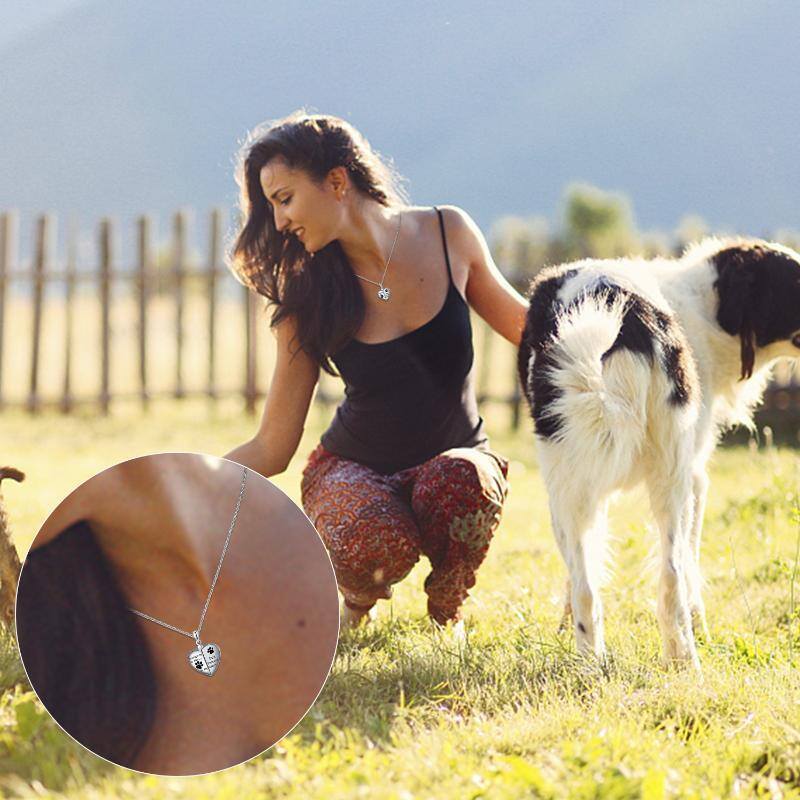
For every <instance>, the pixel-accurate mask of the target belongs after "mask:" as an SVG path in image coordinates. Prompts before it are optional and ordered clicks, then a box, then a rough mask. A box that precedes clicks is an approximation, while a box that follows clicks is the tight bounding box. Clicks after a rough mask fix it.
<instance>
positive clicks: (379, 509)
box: [301, 444, 508, 623]
mask: <svg viewBox="0 0 800 800" xmlns="http://www.w3.org/2000/svg"><path fill="white" fill-rule="evenodd" d="M507 474H508V462H507V461H506V459H505V458H503V457H502V456H499V455H496V454H495V453H491V452H487V451H484V450H477V449H475V448H466V447H463V448H454V449H452V450H447V451H445V452H444V453H440V454H439V455H437V456H434V457H433V458H431V459H430V460H428V461H425V462H424V463H422V464H419V465H418V466H416V467H410V468H409V469H405V470H402V471H401V472H396V473H394V474H392V475H381V474H380V473H378V472H375V471H374V470H371V469H369V467H365V466H364V465H363V464H359V463H358V462H355V461H350V460H348V459H345V458H340V457H339V456H337V455H334V454H333V453H330V452H329V451H327V450H325V448H324V447H323V446H322V445H321V444H320V445H318V446H317V448H316V449H315V450H314V452H313V453H312V454H311V456H310V457H309V460H308V464H307V465H306V467H305V469H304V471H303V480H302V484H301V494H302V502H303V508H304V509H305V512H306V514H307V515H308V517H309V518H310V519H311V521H312V522H313V523H314V526H315V527H316V529H317V531H318V532H319V534H320V536H321V537H322V539H323V541H324V542H325V545H326V546H327V548H328V551H329V553H330V556H331V560H332V561H333V566H334V569H335V570H336V577H337V580H338V582H339V589H340V590H341V592H342V594H343V596H344V600H345V603H346V604H347V605H348V606H350V608H354V609H369V608H371V607H372V606H373V605H374V604H375V603H376V601H377V600H379V599H380V598H389V597H391V593H392V590H391V587H392V584H394V583H397V582H398V581H399V580H402V579H403V578H404V577H405V576H406V575H408V573H409V572H410V571H411V568H412V567H413V566H414V564H416V562H417V560H418V559H419V557H420V554H424V555H425V556H427V558H428V559H429V560H430V562H431V566H432V568H433V569H432V571H431V573H430V575H428V577H427V579H426V581H425V592H426V593H427V595H428V613H429V614H430V615H431V617H433V619H435V620H436V621H437V622H440V623H444V622H446V621H448V620H456V619H458V617H459V609H460V607H461V604H462V603H463V602H464V600H465V599H466V597H467V593H468V590H469V589H471V588H472V587H473V586H474V585H475V571H476V570H477V568H478V567H479V566H480V564H481V562H482V561H483V559H484V557H485V556H486V552H487V550H488V549H489V540H490V539H491V538H492V534H493V533H494V531H495V529H496V528H497V525H498V523H499V522H500V514H501V511H502V508H503V502H504V500H505V498H506V494H507V492H508V482H507V480H506V477H507Z"/></svg>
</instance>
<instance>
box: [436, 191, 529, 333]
mask: <svg viewBox="0 0 800 800" xmlns="http://www.w3.org/2000/svg"><path fill="white" fill-rule="evenodd" d="M441 209H442V211H443V212H444V215H445V227H446V228H447V241H448V243H449V244H450V249H451V251H452V253H453V255H455V256H456V258H458V259H459V261H461V262H462V263H463V262H466V263H467V264H468V266H469V275H468V278H467V301H468V302H469V304H470V305H471V306H472V308H474V309H475V311H476V312H477V313H478V314H479V315H480V316H481V317H483V319H485V320H486V322H488V323H489V325H490V326H491V327H492V328H494V330H496V331H497V332H498V333H499V334H500V335H501V336H502V337H504V338H505V339H508V341H509V342H511V343H512V344H514V345H519V343H520V338H521V337H522V329H523V328H524V326H525V315H526V313H527V310H528V303H527V302H526V301H525V298H524V297H522V295H521V294H520V293H519V292H518V291H517V290H516V289H515V288H514V287H513V286H512V285H511V284H510V283H509V282H508V281H507V280H506V279H505V278H504V277H503V274H502V273H501V272H500V270H499V269H498V268H497V265H496V264H495V263H494V259H493V258H492V254H491V253H490V252H489V246H488V245H487V244H486V239H484V236H483V234H482V233H481V231H480V228H478V226H477V225H476V224H475V222H474V220H473V219H472V217H470V215H469V214H467V212H466V211H463V210H462V209H460V208H458V207H456V206H441Z"/></svg>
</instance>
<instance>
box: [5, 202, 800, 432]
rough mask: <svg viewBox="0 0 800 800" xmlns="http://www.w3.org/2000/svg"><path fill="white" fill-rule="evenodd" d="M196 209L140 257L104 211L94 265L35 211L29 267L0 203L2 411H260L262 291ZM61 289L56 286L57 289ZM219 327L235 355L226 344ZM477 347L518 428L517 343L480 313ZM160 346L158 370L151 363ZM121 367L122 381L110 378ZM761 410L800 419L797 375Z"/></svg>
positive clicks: (484, 371)
mask: <svg viewBox="0 0 800 800" xmlns="http://www.w3.org/2000/svg"><path fill="white" fill-rule="evenodd" d="M190 221H191V216H190V215H189V214H187V213H186V212H177V213H176V214H174V215H173V217H172V220H171V230H170V233H169V237H168V241H167V242H166V243H162V242H158V241H157V237H156V233H155V230H154V223H153V221H152V220H151V219H150V218H149V217H147V216H142V217H139V218H138V219H137V220H136V222H135V225H134V231H133V233H134V234H135V235H134V236H133V237H132V250H133V251H134V252H133V256H132V258H130V259H129V260H127V262H126V260H125V259H123V258H121V257H120V254H119V252H118V249H119V238H120V233H121V231H120V230H118V229H117V226H116V225H115V224H114V222H113V221H112V220H110V219H103V220H102V221H101V222H100V225H99V228H98V230H97V232H96V246H95V248H94V249H95V252H96V254H97V259H96V262H97V263H96V265H91V266H89V265H87V264H86V263H81V264H79V263H78V262H79V257H78V247H77V232H76V231H75V230H74V229H72V228H71V229H70V230H69V231H68V232H67V235H66V245H65V248H64V250H65V254H64V257H63V258H58V257H57V255H56V252H55V250H56V248H55V244H54V243H55V241H56V220H55V218H54V217H53V216H51V215H42V216H40V217H38V218H37V219H36V220H35V224H34V229H33V236H32V246H31V248H30V252H31V255H30V257H29V258H28V259H26V261H27V262H28V263H27V265H23V264H22V263H21V259H20V255H19V252H20V247H19V240H20V237H19V227H20V226H19V218H18V215H17V214H16V213H14V212H7V213H5V214H2V215H0V409H2V408H3V407H7V408H11V407H21V408H24V409H26V410H27V411H28V412H30V413H32V414H35V413H37V412H39V411H41V410H42V409H44V408H57V409H59V410H60V411H62V412H64V413H70V412H71V411H73V410H74V409H76V408H77V407H78V406H85V405H89V406H94V407H95V408H96V409H97V410H98V411H99V412H100V413H102V414H108V413H109V411H110V409H111V405H112V402H117V401H130V400H133V401H135V402H138V403H140V404H141V406H142V407H143V408H147V407H148V406H149V404H150V401H151V400H153V399H154V398H158V397H174V398H186V397H193V396H204V397H207V398H209V399H210V400H211V401H216V400H218V399H220V398H223V397H240V398H241V399H242V400H243V403H244V406H245V408H246V409H247V410H248V411H249V412H250V413H253V412H255V410H256V407H257V404H258V401H259V399H260V398H261V397H262V396H263V395H264V393H265V391H266V385H267V384H268V381H269V375H270V369H269V368H268V366H269V361H270V360H271V358H270V352H269V350H270V344H271V343H272V337H271V335H269V334H268V333H267V331H268V324H267V317H266V316H265V315H264V313H263V303H262V301H261V299H260V298H258V297H257V296H256V295H255V294H254V293H252V292H250V291H248V290H247V289H245V287H243V286H242V285H241V284H239V283H238V282H237V281H236V280H235V278H234V277H233V276H232V274H231V273H230V271H229V270H228V268H227V267H226V266H225V263H224V257H223V247H224V244H223V241H224V223H223V215H222V214H221V212H219V211H212V212H211V213H210V215H209V218H208V226H207V230H208V235H207V239H206V241H205V243H204V248H203V250H204V251H203V252H202V253H199V254H198V253H196V252H194V251H191V249H190V242H189V238H190V237H189V227H190ZM125 263H127V264H128V265H129V266H127V267H125V266H124V264H125ZM54 290H60V291H59V292H58V296H57V297H54V296H53V292H54ZM156 305H158V307H159V309H158V313H156V308H155V306H156ZM122 306H124V308H122ZM123 312H124V314H125V315H127V317H128V318H129V324H128V328H129V330H127V332H126V331H123V332H122V333H121V332H120V327H122V328H124V325H122V326H120V323H119V322H118V320H117V319H116V318H117V317H118V316H119V315H120V314H121V313H123ZM189 315H191V320H190V321H189V320H188V319H187V316H189ZM95 317H96V319H95ZM48 318H50V322H51V324H50V325H49V334H46V333H45V330H46V329H48ZM221 323H222V325H221ZM90 325H94V326H95V327H96V328H97V331H96V333H97V336H96V341H93V342H91V343H89V344H88V345H87V344H84V345H81V344H80V343H78V342H77V341H76V336H77V334H78V332H79V331H80V330H82V329H86V328H88V327H90ZM83 332H84V334H85V330H84V331H83ZM223 334H224V335H225V336H227V337H228V343H229V348H228V351H227V353H226V352H222V353H221V352H220V339H221V337H222V336H223ZM122 347H124V348H125V349H124V352H123V351H122V350H121V349H120V348H122ZM167 349H170V350H171V354H172V355H171V363H170V364H169V366H168V367H166V366H165V363H164V361H165V360H164V358H161V356H163V355H164V352H165V351H166V350H167ZM475 352H476V370H477V372H476V385H477V394H478V401H479V402H480V403H481V404H485V403H499V404H501V405H503V406H505V407H506V408H507V409H508V411H509V412H510V424H511V425H512V427H513V428H516V427H517V426H518V425H519V424H520V419H521V417H522V415H523V411H522V403H521V396H520V392H519V387H518V385H517V380H516V366H515V358H514V352H513V348H512V347H511V346H510V345H509V344H508V343H507V342H505V341H503V340H502V339H501V338H500V337H499V336H497V335H496V334H494V333H492V332H490V331H489V329H488V327H487V326H486V325H485V324H484V323H483V322H482V321H481V320H479V319H475ZM11 356H13V359H11V358H10V357H11ZM157 358H160V361H161V369H160V370H154V365H153V362H154V360H156V359H157ZM45 361H47V363H46V364H45V363H44V362H45ZM12 362H13V363H12ZM187 363H188V364H189V365H188V366H187ZM115 370H116V373H117V375H118V376H119V374H120V373H125V375H126V376H127V377H126V379H125V380H124V381H120V380H117V381H116V383H115V381H114V373H115ZM76 371H79V372H81V375H80V376H76ZM154 371H157V372H158V375H157V376H155V375H154V374H153V373H154ZM221 372H224V373H225V374H224V376H221ZM128 373H130V374H128ZM187 373H189V374H188V375H187ZM45 377H46V378H47V382H48V385H47V386H44V385H43V378H45ZM156 378H157V379H156ZM92 383H93V388H92V389H90V390H88V391H87V389H86V387H87V386H88V385H89V384H92ZM120 383H125V386H120V385H118V384H120ZM340 395H341V385H340V382H339V381H336V380H335V379H330V378H329V377H328V376H323V377H322V379H321V381H320V386H319V389H318V391H317V395H316V402H318V403H322V404H325V405H329V404H331V403H334V402H336V401H337V400H338V398H339V396H340ZM762 413H764V414H766V415H767V418H768V419H769V420H770V421H774V420H777V421H778V422H779V423H780V420H781V419H784V418H792V419H793V420H797V419H798V418H800V384H799V383H798V381H797V379H796V377H793V376H791V375H790V374H789V372H788V371H787V372H785V373H782V374H780V375H779V376H778V377H777V380H776V381H775V382H774V383H773V384H772V385H771V386H770V388H769V390H768V392H767V395H766V397H765V404H764V411H763V412H762ZM793 424H794V423H793Z"/></svg>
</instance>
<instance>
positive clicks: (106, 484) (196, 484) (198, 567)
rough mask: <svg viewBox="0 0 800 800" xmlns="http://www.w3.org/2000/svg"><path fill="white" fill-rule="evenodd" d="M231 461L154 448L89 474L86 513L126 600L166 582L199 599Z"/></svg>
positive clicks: (222, 525)
mask: <svg viewBox="0 0 800 800" xmlns="http://www.w3.org/2000/svg"><path fill="white" fill-rule="evenodd" d="M241 476H242V471H241V468H240V467H239V466H238V465H235V464H233V463H231V462H227V461H222V460H220V459H212V458H205V457H203V456H200V455H197V456H194V457H189V456H187V455H186V454H161V455H159V456H156V457H146V458H137V459H133V460H131V461H127V462H124V463H123V464H120V465H118V466H117V467H115V468H114V469H112V470H109V471H108V472H107V473H105V474H103V475H101V476H97V477H96V478H95V479H94V481H96V482H102V485H99V483H98V484H97V485H96V486H95V487H93V490H94V493H95V502H94V504H93V512H92V515H91V518H90V519H89V522H90V524H91V525H92V529H93V531H94V532H95V535H96V536H97V538H98V542H99V544H100V546H101V547H102V549H103V551H104V552H105V554H106V555H107V557H108V558H109V560H110V561H111V563H112V565H113V566H114V569H115V572H116V574H117V576H118V579H119V581H120V583H121V584H122V586H123V588H124V590H125V594H126V595H127V596H128V597H129V598H130V600H131V602H132V603H133V602H134V601H135V600H136V599H137V598H138V599H145V598H147V597H148V596H149V595H150V593H151V592H154V591H155V592H158V591H159V590H162V591H163V587H164V585H165V582H166V583H169V584H170V586H171V587H172V589H173V590H175V591H177V592H178V593H179V594H180V595H182V596H186V597H187V598H193V597H194V598H197V599H199V600H200V602H201V603H202V602H203V601H204V600H205V597H206V595H207V593H208V589H209V587H210V585H211V581H212V579H213V577H214V572H215V571H216V568H217V565H218V563H219V559H220V555H221V553H222V547H223V545H224V542H225V537H226V536H227V532H228V529H229V526H230V522H231V519H232V516H233V511H234V508H235V506H236V500H237V498H238V494H239V488H240V485H241Z"/></svg>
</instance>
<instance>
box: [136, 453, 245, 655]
mask: <svg viewBox="0 0 800 800" xmlns="http://www.w3.org/2000/svg"><path fill="white" fill-rule="evenodd" d="M246 483H247V467H243V468H242V486H241V488H240V489H239V499H238V500H237V501H236V508H235V509H234V511H233V519H231V526H230V528H228V535H227V536H226V537H225V545H224V546H223V548H222V555H221V556H220V557H219V564H217V571H216V572H215V573H214V579H213V580H212V581H211V588H210V589H209V590H208V597H206V603H205V605H204V606H203V613H202V614H201V615H200V624H199V625H198V626H197V628H196V629H195V630H193V631H184V630H182V629H181V628H176V627H175V626H174V625H170V624H169V623H168V622H164V621H163V620H160V619H156V618H155V617H151V616H150V615H149V614H145V613H144V612H143V611H137V610H136V609H135V608H130V607H129V608H128V611H133V613H134V614H136V615H137V616H139V617H143V618H144V619H149V620H150V622H155V623H156V625H161V626H162V627H164V628H169V629H170V630H171V631H175V633H182V634H183V635H184V636H188V637H189V638H190V639H194V640H195V641H196V642H197V641H199V639H200V631H202V630H203V622H205V619H206V611H208V605H209V603H210V602H211V596H212V595H213V594H214V587H215V586H216V585H217V578H219V572H220V570H221V569H222V562H223V561H224V560H225V553H227V552H228V545H229V544H230V542H231V536H232V534H233V528H234V526H235V525H236V518H237V517H238V516H239V507H240V506H241V505H242V498H243V497H244V487H245V484H246Z"/></svg>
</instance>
